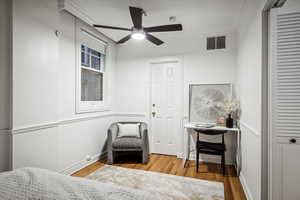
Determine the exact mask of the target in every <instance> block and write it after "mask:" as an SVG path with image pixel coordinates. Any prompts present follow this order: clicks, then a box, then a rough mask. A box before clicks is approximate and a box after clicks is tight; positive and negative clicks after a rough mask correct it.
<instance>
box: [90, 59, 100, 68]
mask: <svg viewBox="0 0 300 200" xmlns="http://www.w3.org/2000/svg"><path fill="white" fill-rule="evenodd" d="M92 68H93V69H97V70H100V58H98V57H95V56H92Z"/></svg>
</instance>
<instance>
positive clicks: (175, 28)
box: [144, 24, 182, 33]
mask: <svg viewBox="0 0 300 200" xmlns="http://www.w3.org/2000/svg"><path fill="white" fill-rule="evenodd" d="M144 31H145V32H149V33H151V32H168V31H182V25H181V24H170V25H163V26H153V27H147V28H144Z"/></svg>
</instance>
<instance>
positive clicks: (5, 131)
mask: <svg viewBox="0 0 300 200" xmlns="http://www.w3.org/2000/svg"><path fill="white" fill-rule="evenodd" d="M11 134H12V131H11V130H10V129H0V135H11Z"/></svg>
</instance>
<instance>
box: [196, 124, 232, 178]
mask: <svg viewBox="0 0 300 200" xmlns="http://www.w3.org/2000/svg"><path fill="white" fill-rule="evenodd" d="M195 131H196V132H197V144H196V151H197V152H196V167H197V172H198V169H199V154H200V153H203V154H208V155H219V156H221V158H222V159H221V167H222V168H223V175H225V151H226V146H225V143H224V134H225V133H226V132H227V131H223V130H220V131H219V130H197V129H195ZM200 133H202V134H205V135H222V143H212V142H205V141H200V140H199V135H200Z"/></svg>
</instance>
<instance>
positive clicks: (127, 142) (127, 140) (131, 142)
mask: <svg viewBox="0 0 300 200" xmlns="http://www.w3.org/2000/svg"><path fill="white" fill-rule="evenodd" d="M112 147H113V148H114V149H142V147H143V140H142V139H140V138H136V137H122V138H116V140H115V141H113V143H112Z"/></svg>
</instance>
